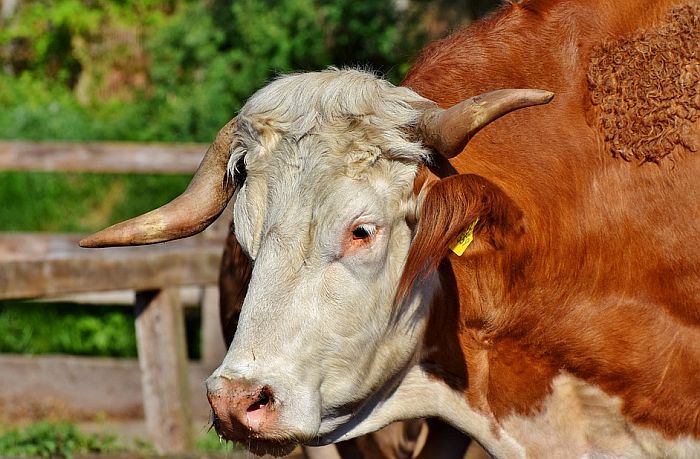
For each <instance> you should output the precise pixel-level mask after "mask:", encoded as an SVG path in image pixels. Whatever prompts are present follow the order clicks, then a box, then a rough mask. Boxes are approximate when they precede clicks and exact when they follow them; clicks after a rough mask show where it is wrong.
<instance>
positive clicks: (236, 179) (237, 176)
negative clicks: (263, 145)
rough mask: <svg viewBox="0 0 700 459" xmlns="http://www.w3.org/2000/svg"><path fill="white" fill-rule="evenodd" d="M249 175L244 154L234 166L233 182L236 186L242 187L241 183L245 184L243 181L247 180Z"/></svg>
mask: <svg viewBox="0 0 700 459" xmlns="http://www.w3.org/2000/svg"><path fill="white" fill-rule="evenodd" d="M247 176H248V170H247V169H246V168H245V155H244V156H241V157H240V158H239V159H238V161H236V165H235V166H234V167H233V184H234V185H235V186H236V188H240V187H241V185H243V182H245V179H246V177H247Z"/></svg>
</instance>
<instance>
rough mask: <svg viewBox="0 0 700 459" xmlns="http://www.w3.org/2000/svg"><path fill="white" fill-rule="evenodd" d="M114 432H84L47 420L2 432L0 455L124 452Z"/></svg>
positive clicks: (61, 455)
mask: <svg viewBox="0 0 700 459" xmlns="http://www.w3.org/2000/svg"><path fill="white" fill-rule="evenodd" d="M121 451H123V448H120V447H119V446H118V445H117V444H116V439H115V437H114V436H111V435H100V434H85V433H82V432H80V431H79V430H78V428H77V427H76V426H75V425H73V424H69V423H50V422H46V421H42V422H38V423H36V424H31V425H29V426H27V427H26V428H24V429H12V430H8V431H6V432H3V433H0V456H34V457H37V456H39V457H62V458H66V459H71V458H72V457H73V456H74V455H75V454H94V453H114V452H121Z"/></svg>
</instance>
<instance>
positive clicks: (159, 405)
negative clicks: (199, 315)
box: [136, 287, 193, 454]
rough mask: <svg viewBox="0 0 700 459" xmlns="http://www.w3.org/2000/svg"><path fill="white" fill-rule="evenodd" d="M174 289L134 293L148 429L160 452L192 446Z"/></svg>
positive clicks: (182, 343)
mask: <svg viewBox="0 0 700 459" xmlns="http://www.w3.org/2000/svg"><path fill="white" fill-rule="evenodd" d="M182 314H183V311H182V306H181V304H180V292H179V290H178V288H172V287H170V288H164V289H161V290H147V291H141V292H137V293H136V337H137V345H138V353H139V367H140V368H141V381H142V386H143V408H144V414H145V416H146V427H147V429H148V432H149V434H150V438H151V439H152V440H153V442H154V444H155V446H156V448H157V450H158V452H159V453H161V454H163V453H181V452H185V451H189V450H191V449H192V446H193V441H192V433H191V428H192V415H191V412H190V411H191V409H190V400H189V386H188V380H187V349H186V342H185V325H184V319H183V316H182Z"/></svg>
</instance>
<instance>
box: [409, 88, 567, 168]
mask: <svg viewBox="0 0 700 459" xmlns="http://www.w3.org/2000/svg"><path fill="white" fill-rule="evenodd" d="M553 97H554V93H552V92H549V91H544V90H541V89H499V90H497V91H492V92H487V93H484V94H480V95H478V96H474V97H472V98H470V99H467V100H464V101H462V102H460V103H458V104H457V105H454V106H453V107H450V108H448V109H443V108H429V109H428V110H426V111H425V112H424V113H423V117H422V119H421V121H420V124H419V127H418V130H419V133H420V135H421V137H422V140H423V142H424V143H425V144H426V145H428V146H429V147H432V148H433V149H435V150H436V151H438V152H439V153H440V154H442V155H443V156H445V157H446V158H452V157H454V156H457V155H458V154H459V153H461V152H462V150H464V147H465V146H466V145H467V142H469V139H471V138H472V136H473V135H474V134H476V133H477V132H478V131H479V129H481V128H482V127H484V126H486V125H487V124H489V123H490V122H491V121H494V120H496V119H497V118H499V117H501V116H503V115H505V114H506V113H509V112H512V111H513V110H517V109H519V108H524V107H529V106H532V105H541V104H546V103H548V102H549V101H550V100H552V98H553Z"/></svg>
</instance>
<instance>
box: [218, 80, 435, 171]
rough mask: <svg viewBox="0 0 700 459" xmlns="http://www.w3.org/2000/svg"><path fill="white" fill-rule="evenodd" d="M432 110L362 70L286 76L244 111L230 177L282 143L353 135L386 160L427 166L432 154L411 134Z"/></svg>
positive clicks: (255, 97) (412, 95)
mask: <svg viewBox="0 0 700 459" xmlns="http://www.w3.org/2000/svg"><path fill="white" fill-rule="evenodd" d="M430 105H434V103H433V102H431V101H429V100H427V99H425V98H423V97H421V96H419V95H418V94H416V93H415V92H413V91H412V90H410V89H408V88H404V87H397V86H394V85H392V84H391V83H389V82H388V81H385V80H382V79H380V78H378V77H377V76H375V75H373V74H371V73H369V72H365V71H361V70H355V69H345V70H339V69H335V68H331V69H328V70H325V71H322V72H313V73H300V74H291V75H285V76H281V77H279V78H278V79H276V80H274V81H273V82H272V83H270V84H268V85H267V86H265V87H264V88H262V89H260V90H259V91H258V92H256V93H255V94H254V95H253V96H252V97H251V98H250V99H249V100H248V102H247V103H246V104H245V105H244V106H243V108H242V109H241V111H240V113H239V115H238V117H237V120H238V123H237V125H238V133H237V136H236V137H237V140H236V141H235V142H234V145H233V146H232V154H231V159H230V161H229V172H230V173H231V174H233V172H234V167H235V165H236V163H237V162H238V160H239V159H240V157H241V156H242V155H244V154H248V155H249V156H257V154H261V153H264V152H265V151H272V150H274V148H275V146H276V145H277V144H278V142H279V141H280V140H281V139H288V140H292V141H297V140H298V139H301V138H303V137H304V136H306V135H308V134H322V135H324V137H326V138H332V136H333V135H335V134H337V135H338V136H339V137H340V136H342V135H343V134H347V133H348V132H349V131H352V130H355V131H358V134H362V137H363V138H358V139H357V140H358V141H360V142H362V141H366V142H368V147H369V146H370V145H371V146H374V147H379V148H380V150H381V153H380V154H381V155H382V156H384V157H386V158H388V159H396V160H401V161H407V162H411V163H416V164H419V163H422V162H425V161H427V160H428V157H429V155H430V150H429V149H427V148H425V147H424V146H423V145H422V144H421V143H420V140H419V139H417V138H415V136H413V135H412V132H413V128H414V127H415V126H416V124H417V123H418V121H419V119H420V117H421V114H422V109H424V108H425V107H427V106H430ZM251 154H252V155H251ZM249 159H250V158H246V162H248V160H249ZM353 160H356V158H355V159H353Z"/></svg>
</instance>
